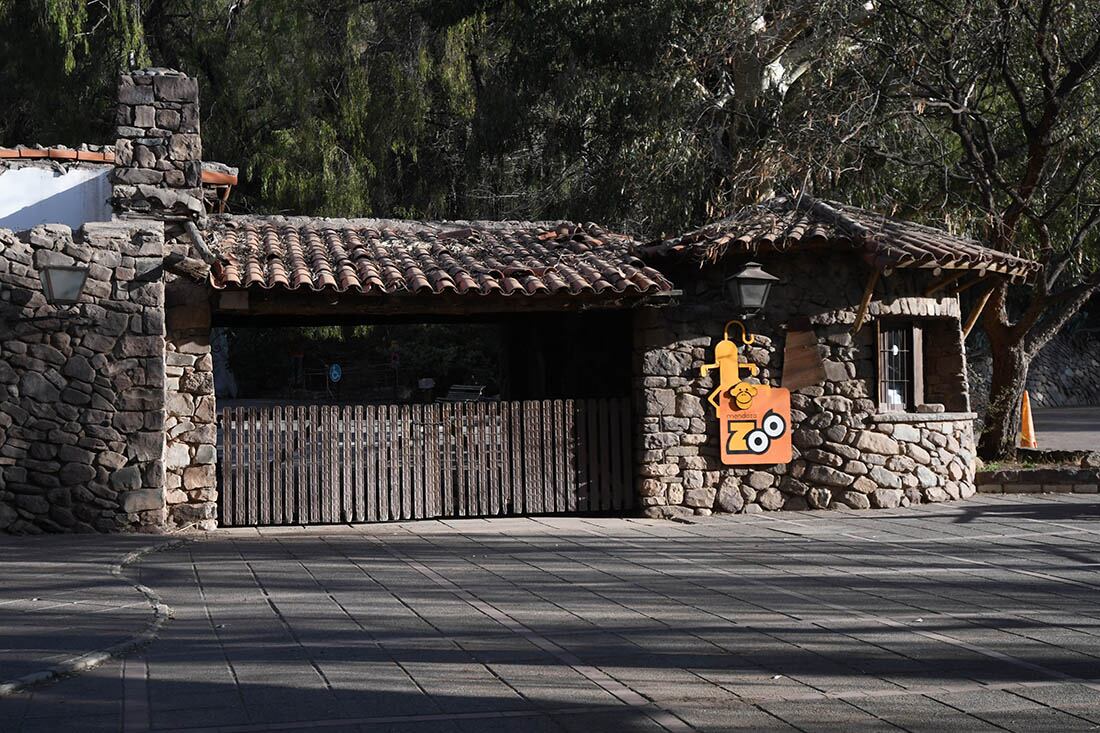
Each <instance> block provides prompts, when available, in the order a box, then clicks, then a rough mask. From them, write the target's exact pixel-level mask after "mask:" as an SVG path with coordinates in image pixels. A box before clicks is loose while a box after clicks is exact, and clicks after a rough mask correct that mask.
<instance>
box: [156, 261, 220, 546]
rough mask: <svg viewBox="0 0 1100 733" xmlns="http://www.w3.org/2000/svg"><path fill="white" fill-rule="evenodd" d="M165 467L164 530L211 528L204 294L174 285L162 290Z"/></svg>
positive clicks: (209, 364)
mask: <svg viewBox="0 0 1100 733" xmlns="http://www.w3.org/2000/svg"><path fill="white" fill-rule="evenodd" d="M165 304H166V315H167V345H166V348H167V350H166V352H165V355H164V357H165V371H166V379H165V405H166V408H167V418H166V422H165V426H164V427H165V441H166V445H165V463H166V471H167V473H166V476H165V481H166V487H167V492H166V500H167V503H168V524H169V526H171V527H198V528H200V529H214V528H215V527H216V526H217V498H218V494H217V476H216V470H217V447H216V446H217V424H216V422H215V410H216V407H215V404H214V364H213V358H212V356H211V354H210V301H209V289H208V288H207V287H206V286H205V285H202V284H199V283H194V282H189V281H185V280H182V279H176V280H173V281H170V282H168V283H167V284H166V285H165Z"/></svg>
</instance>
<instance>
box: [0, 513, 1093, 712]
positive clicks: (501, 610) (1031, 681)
mask: <svg viewBox="0 0 1100 733" xmlns="http://www.w3.org/2000/svg"><path fill="white" fill-rule="evenodd" d="M1098 520H1100V504H1098V503H1096V498H1095V497H1082V496H1074V495H1057V496H1028V497H1022V496H1009V497H1002V496H998V497H984V498H983V497H976V498H975V499H973V500H971V501H968V502H961V503H952V504H938V505H926V506H921V507H914V508H911V509H906V510H893V511H877V512H845V513H839V512H806V513H800V512H782V513H775V514H761V515H749V516H736V517H724V518H708V519H705V520H703V521H701V522H700V523H698V524H679V523H675V522H662V521H650V520H623V519H577V518H569V519H566V518H552V519H537V520H521V519H515V520H510V519H504V520H493V521H480V520H464V521H453V522H422V523H417V524H405V525H386V526H373V527H354V528H351V527H337V528H329V529H325V530H317V529H314V530H310V531H302V530H282V531H275V530H270V531H265V532H262V533H257V532H243V531H233V532H224V533H219V534H217V535H215V536H213V537H211V538H209V539H207V540H204V541H199V542H196V543H194V544H191V545H188V546H186V547H183V548H179V549H175V550H170V551H166V552H163V553H159V554H156V555H152V556H149V557H148V558H146V559H145V560H144V561H143V563H142V564H141V565H140V566H139V571H140V576H141V577H140V580H141V581H142V582H144V583H145V584H147V585H150V586H152V587H154V588H156V589H157V590H158V591H159V592H160V594H161V596H162V597H163V599H164V601H165V602H166V603H168V604H170V605H171V606H172V607H173V608H174V610H175V618H174V620H172V621H171V622H169V623H168V624H167V625H166V626H165V627H164V630H163V632H162V634H161V638H160V639H159V640H158V641H157V642H155V643H154V644H153V645H151V646H150V647H148V648H147V649H146V650H145V651H144V652H143V653H141V654H138V655H134V656H131V657H129V658H127V659H126V660H125V661H124V662H111V663H108V664H106V665H104V666H102V667H100V668H98V669H96V670H94V671H92V672H90V673H88V674H86V675H82V676H79V677H75V678H72V679H68V680H63V681H61V682H59V683H57V684H53V685H48V686H44V687H40V688H37V689H35V690H34V691H32V692H30V693H24V694H20V695H18V696H15V697H9V698H2V699H0V728H2V729H3V730H4V731H9V730H10V731H54V730H120V729H121V730H145V729H149V728H152V729H155V730H158V731H170V730H171V731H189V732H191V733H194V732H195V731H200V730H202V731H207V730H210V731H213V730H221V731H239V732H242V733H243V732H246V731H270V730H280V731H282V730H307V729H308V730H324V731H356V730H358V731H367V730H369V731H376V730H387V731H404V732H413V731H415V732H421V733H428V731H504V730H516V731H584V732H585V733H589V732H591V731H658V730H673V731H678V730H714V731H718V730H723V731H724V730H761V729H778V730H795V729H801V730H813V731H824V730H837V731H852V730H897V729H904V730H910V731H920V730H928V731H942V730H965V731H982V730H1019V731H1035V730H1042V731H1053V730H1059V731H1061V730H1095V729H1097V728H1098V727H1100V606H1098V605H1097V603H1096V600H1097V598H1100V595H1098V593H1100V577H1098V576H1097V573H1096V569H1097V567H1098V566H1100V553H1098V552H1097V549H1096V547H1097V540H1098V535H1100V521H1098ZM135 572H137V571H135Z"/></svg>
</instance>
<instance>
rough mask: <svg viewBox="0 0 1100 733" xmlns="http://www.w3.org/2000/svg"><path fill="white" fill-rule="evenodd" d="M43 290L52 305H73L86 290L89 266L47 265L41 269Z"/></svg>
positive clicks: (40, 276) (39, 275) (40, 275)
mask: <svg viewBox="0 0 1100 733" xmlns="http://www.w3.org/2000/svg"><path fill="white" fill-rule="evenodd" d="M38 277H39V279H40V280H41V281H42V291H43V292H44V293H45V294H46V302H47V303H49V304H50V305H73V304H75V303H76V302H77V301H78V300H80V294H81V293H82V292H84V281H85V280H87V279H88V268H86V267H73V266H71V265H46V266H45V267H42V268H41V269H40V270H39V273H38Z"/></svg>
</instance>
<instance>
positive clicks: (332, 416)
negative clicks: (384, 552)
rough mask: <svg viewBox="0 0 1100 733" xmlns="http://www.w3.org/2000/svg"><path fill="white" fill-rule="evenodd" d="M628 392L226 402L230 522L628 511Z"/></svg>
mask: <svg viewBox="0 0 1100 733" xmlns="http://www.w3.org/2000/svg"><path fill="white" fill-rule="evenodd" d="M632 430H633V426H632V425H631V421H630V401H629V400H628V399H626V398H623V399H593V400H542V401H523V402H458V403H453V404H434V405H345V406H295V405H288V406H265V407H231V408H225V409H223V410H222V412H221V436H222V437H221V440H222V443H221V448H222V451H221V471H220V487H219V488H220V491H219V496H220V499H219V502H220V509H221V524H222V526H229V527H234V526H257V525H278V524H334V523H343V522H384V521H391V520H401V519H425V518H429V517H487V516H501V515H525V514H563V513H586V512H622V511H625V510H628V509H630V508H631V507H632V506H633V495H634V492H633V454H632V449H631V442H630V439H631V432H632Z"/></svg>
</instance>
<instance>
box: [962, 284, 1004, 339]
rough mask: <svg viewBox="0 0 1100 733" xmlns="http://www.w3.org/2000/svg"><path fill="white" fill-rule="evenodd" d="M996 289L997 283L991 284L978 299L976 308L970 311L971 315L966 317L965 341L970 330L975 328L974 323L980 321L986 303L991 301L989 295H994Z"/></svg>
mask: <svg viewBox="0 0 1100 733" xmlns="http://www.w3.org/2000/svg"><path fill="white" fill-rule="evenodd" d="M995 289H996V286H995V285H993V286H990V287H989V288H988V289H987V290H986V291H985V292H984V293H982V297H981V298H979V299H978V304H977V305H976V306H974V310H973V311H971V312H970V316H969V317H968V318H967V319H966V325H965V326H963V341H965V340H966V337H967V336H969V335H970V331H971V329H973V328H974V324H975V323H977V322H978V316H980V315H981V314H982V311H983V310H984V309H985V304H986V303H987V302H989V296H991V295H993V291H994V290H995Z"/></svg>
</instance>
